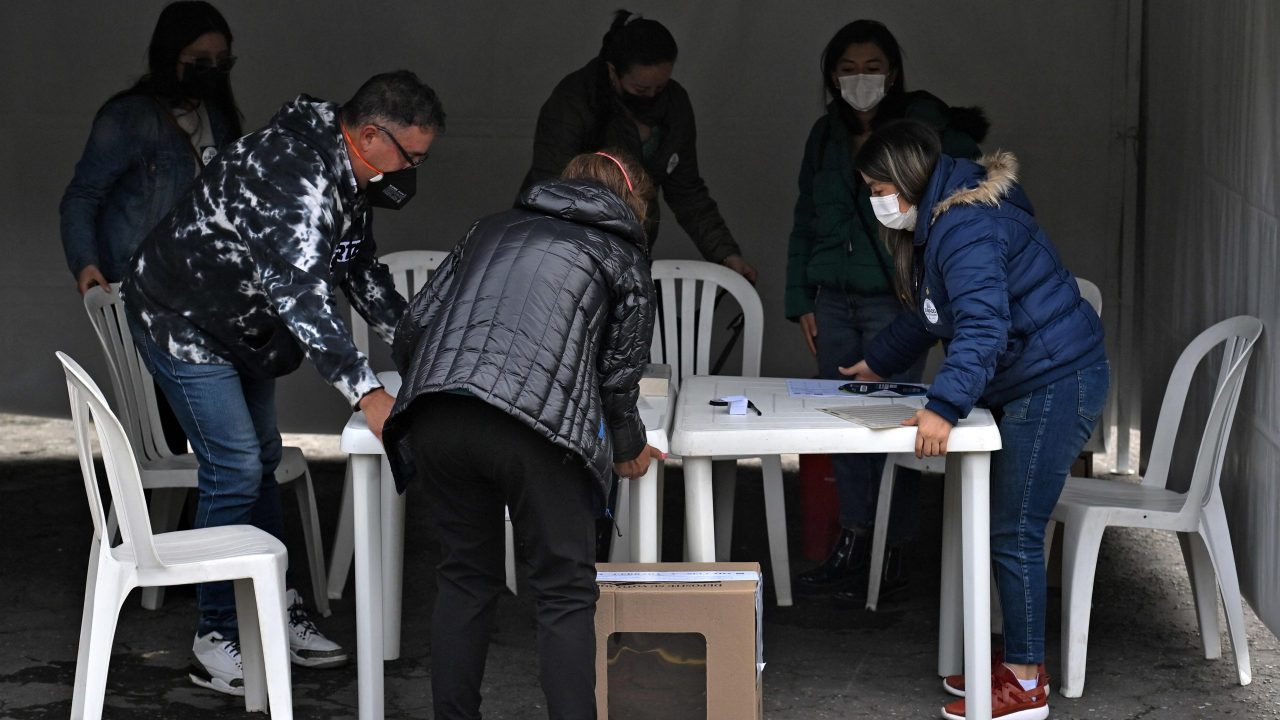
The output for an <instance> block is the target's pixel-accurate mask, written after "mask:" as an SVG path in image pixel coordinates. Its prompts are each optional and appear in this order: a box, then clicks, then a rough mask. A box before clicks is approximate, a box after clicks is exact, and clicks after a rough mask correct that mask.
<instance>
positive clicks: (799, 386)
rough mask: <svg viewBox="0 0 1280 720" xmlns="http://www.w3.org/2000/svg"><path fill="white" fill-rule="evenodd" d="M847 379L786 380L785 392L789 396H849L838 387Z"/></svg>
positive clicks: (846, 381)
mask: <svg viewBox="0 0 1280 720" xmlns="http://www.w3.org/2000/svg"><path fill="white" fill-rule="evenodd" d="M848 382H849V381H848V380H796V379H791V380H787V394H788V395H790V396H791V397H849V393H847V392H844V391H842V390H841V389H840V386H841V385H844V384H845V383H848Z"/></svg>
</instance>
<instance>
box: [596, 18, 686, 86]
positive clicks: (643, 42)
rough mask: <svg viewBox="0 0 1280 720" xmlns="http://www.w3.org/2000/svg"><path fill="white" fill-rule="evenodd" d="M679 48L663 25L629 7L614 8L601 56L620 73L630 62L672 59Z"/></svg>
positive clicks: (652, 62)
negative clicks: (624, 8)
mask: <svg viewBox="0 0 1280 720" xmlns="http://www.w3.org/2000/svg"><path fill="white" fill-rule="evenodd" d="M679 51H680V49H679V48H678V47H676V39H675V38H674V37H673V36H672V35H671V31H670V30H668V29H667V27H666V26H665V25H663V24H662V23H660V22H658V21H657V20H650V19H648V18H645V17H641V16H639V15H637V14H635V13H632V12H631V11H629V10H616V11H614V13H613V22H612V23H610V25H609V32H607V33H605V34H604V39H603V40H602V41H601V42H600V57H601V59H603V60H604V61H605V62H607V63H609V64H611V65H613V69H614V72H616V73H617V74H618V76H619V77H621V76H622V75H625V74H626V72H627V70H629V69H631V66H632V65H660V64H662V63H665V62H670V63H674V62H675V61H676V55H677V54H678V53H679Z"/></svg>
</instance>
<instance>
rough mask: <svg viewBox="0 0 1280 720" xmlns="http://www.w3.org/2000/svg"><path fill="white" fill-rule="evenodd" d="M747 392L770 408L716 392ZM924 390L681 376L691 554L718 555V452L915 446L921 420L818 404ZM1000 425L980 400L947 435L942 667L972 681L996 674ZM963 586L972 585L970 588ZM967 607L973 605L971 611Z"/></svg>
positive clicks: (982, 703) (976, 703) (979, 696)
mask: <svg viewBox="0 0 1280 720" xmlns="http://www.w3.org/2000/svg"><path fill="white" fill-rule="evenodd" d="M728 395H745V396H747V397H748V398H750V399H751V400H752V402H754V403H755V405H756V406H757V407H759V408H760V410H761V412H762V413H763V415H760V416H757V415H756V414H755V413H753V412H750V411H748V412H747V414H746V415H729V414H728V412H727V409H726V408H724V407H719V406H712V405H710V404H708V403H709V401H710V400H711V399H712V398H717V397H723V396H728ZM923 402H924V401H923V399H922V398H897V399H884V398H867V397H861V396H854V395H850V396H848V397H823V398H818V397H791V396H790V395H789V394H788V392H787V381H786V380H785V379H782V378H747V377H725V376H695V377H691V378H686V379H685V380H684V381H683V382H682V383H681V385H680V397H679V399H678V400H677V402H676V411H675V424H674V426H673V428H672V432H671V452H672V453H674V454H675V455H678V456H680V457H681V458H683V463H684V483H685V518H686V532H687V536H688V542H689V556H690V557H689V559H690V560H692V561H694V562H711V561H713V560H715V527H714V524H715V520H714V510H713V502H712V483H711V458H712V457H715V456H726V455H730V456H731V455H749V456H760V455H781V454H783V453H800V454H818V453H899V452H914V450H915V436H916V431H915V428H911V427H902V428H894V429H890V430H869V429H867V428H864V427H861V426H859V425H856V424H854V423H851V422H848V421H845V420H841V419H839V418H837V417H834V416H831V415H828V414H826V413H824V412H821V411H820V410H818V408H823V407H833V406H836V405H857V404H862V403H894V404H908V405H913V406H915V407H920V406H921V405H923ZM999 449H1000V431H999V428H997V427H996V424H995V421H994V420H993V419H992V417H991V413H990V412H989V411H987V410H982V409H975V410H974V411H973V412H972V413H970V415H969V417H967V418H965V419H964V420H962V421H960V423H959V424H958V425H957V426H956V427H955V428H953V429H952V431H951V436H950V438H949V439H948V441H947V451H948V453H947V483H946V485H945V490H944V493H945V495H944V498H945V499H944V516H943V553H942V608H941V613H940V614H941V617H940V629H939V633H938V674H939V675H943V676H946V675H955V674H959V673H960V672H962V671H963V672H964V673H965V687H969V688H986V687H988V686H990V684H991V618H990V611H991V592H990V581H989V578H990V577H991V558H990V537H989V532H990V507H989V504H988V503H989V497H990V468H991V452H992V451H993V450H999ZM962 587H963V590H961V588H962ZM962 608H963V614H962ZM967 700H968V701H967V703H966V705H965V709H966V712H967V715H966V717H968V718H985V719H989V718H990V717H991V695H990V694H989V693H985V692H976V693H970V694H969V696H968V698H967Z"/></svg>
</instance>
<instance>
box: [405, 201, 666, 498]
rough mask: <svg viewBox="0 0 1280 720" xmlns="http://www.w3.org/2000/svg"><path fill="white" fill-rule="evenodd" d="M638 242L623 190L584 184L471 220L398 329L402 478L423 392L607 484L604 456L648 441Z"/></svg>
mask: <svg viewBox="0 0 1280 720" xmlns="http://www.w3.org/2000/svg"><path fill="white" fill-rule="evenodd" d="M644 247H645V235H644V230H643V228H642V227H641V226H640V224H639V223H638V222H636V218H635V215H634V214H633V213H632V212H631V209H630V208H629V207H627V205H626V204H625V203H624V202H623V200H622V199H621V198H619V197H618V196H617V195H615V194H613V193H612V192H610V191H609V190H607V189H605V188H604V187H603V186H601V185H596V184H594V183H590V182H583V181H561V180H553V181H546V182H542V183H538V184H535V185H533V186H531V187H530V188H529V189H528V190H526V191H525V192H524V194H523V195H522V197H521V199H520V200H519V201H518V203H517V204H516V207H515V208H514V209H512V210H508V211H506V212H503V213H498V214H496V215H491V216H489V217H486V218H484V219H482V220H480V221H479V222H477V223H476V224H475V225H474V226H472V228H471V231H470V232H469V233H468V234H467V237H466V238H465V239H463V241H462V242H461V243H459V244H458V246H457V247H456V248H454V250H453V253H452V254H451V255H450V256H449V258H448V259H447V260H445V262H444V264H443V265H441V267H440V269H439V270H438V271H437V272H436V274H435V275H434V276H433V277H432V278H431V282H430V283H428V284H427V285H426V286H425V287H424V288H423V289H422V290H421V291H420V292H419V293H418V295H417V297H415V298H414V299H413V302H412V303H411V305H410V309H409V312H408V313H407V314H406V315H405V316H404V318H403V319H402V320H401V322H400V325H399V326H398V327H397V328H396V336H395V342H394V344H393V346H392V350H393V355H394V357H395V361H396V365H397V367H398V368H399V369H400V373H401V375H402V376H403V378H404V384H403V386H402V387H401V389H400V394H399V396H398V397H397V399H396V404H395V408H394V409H393V410H392V412H391V417H390V419H389V420H388V422H387V425H386V428H385V434H384V440H385V441H386V445H387V448H388V450H389V452H388V455H389V456H390V459H391V463H392V467H393V470H394V472H395V476H396V482H397V485H398V486H399V487H400V488H401V489H403V488H404V484H405V482H406V481H407V480H408V479H409V478H410V477H412V476H413V474H414V470H413V462H412V451H411V450H410V445H409V441H408V432H407V431H408V422H407V421H406V417H407V415H406V413H405V411H406V410H407V409H408V408H409V406H410V405H412V403H413V402H414V401H415V400H416V399H418V398H419V397H422V396H423V395H426V394H429V393H438V392H446V391H455V392H456V391H463V392H466V393H469V394H471V395H473V396H475V397H477V398H480V399H481V400H484V401H485V402H487V403H489V404H490V405H492V406H494V407H496V408H498V409H500V410H503V411H504V412H507V413H509V414H511V415H512V416H513V417H516V418H519V419H520V420H522V421H524V422H525V423H526V424H528V425H529V426H530V427H532V428H534V429H535V430H537V431H538V432H539V433H541V434H542V435H544V436H546V438H547V439H548V440H550V441H551V442H553V443H555V444H556V445H558V446H560V447H563V448H565V449H567V450H570V451H573V452H574V453H577V454H578V455H580V456H581V457H582V459H583V461H584V462H585V463H586V465H587V467H588V469H590V471H591V472H592V474H593V475H594V476H595V477H596V478H597V479H598V480H599V481H600V483H601V487H602V489H603V490H606V491H607V483H608V481H609V478H610V477H611V475H610V473H611V470H612V467H611V466H612V463H613V462H615V461H619V462H620V461H624V460H630V459H632V458H634V457H636V456H637V455H639V454H640V452H641V450H643V449H644V446H645V429H644V425H643V423H641V421H640V414H639V411H638V410H637V409H636V399H637V397H638V395H639V383H640V376H641V374H642V373H643V370H644V365H645V362H647V359H648V357H649V344H650V341H651V339H652V337H653V304H652V296H653V281H652V279H651V278H650V276H649V260H648V258H647V257H646V256H645V252H644V250H643V249H642V248H644ZM476 431H477V432H482V431H483V429H482V428H477V429H476Z"/></svg>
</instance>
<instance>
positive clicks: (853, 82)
mask: <svg viewBox="0 0 1280 720" xmlns="http://www.w3.org/2000/svg"><path fill="white" fill-rule="evenodd" d="M884 79H885V76H884V75H844V76H842V77H841V78H840V97H842V98H844V101H845V102H847V103H849V104H850V105H852V106H853V109H854V110H863V111H866V110H870V109H871V108H873V107H875V106H876V105H879V104H880V101H881V100H883V99H884Z"/></svg>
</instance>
